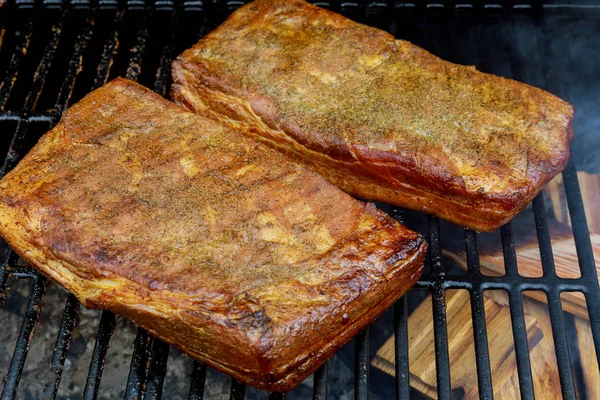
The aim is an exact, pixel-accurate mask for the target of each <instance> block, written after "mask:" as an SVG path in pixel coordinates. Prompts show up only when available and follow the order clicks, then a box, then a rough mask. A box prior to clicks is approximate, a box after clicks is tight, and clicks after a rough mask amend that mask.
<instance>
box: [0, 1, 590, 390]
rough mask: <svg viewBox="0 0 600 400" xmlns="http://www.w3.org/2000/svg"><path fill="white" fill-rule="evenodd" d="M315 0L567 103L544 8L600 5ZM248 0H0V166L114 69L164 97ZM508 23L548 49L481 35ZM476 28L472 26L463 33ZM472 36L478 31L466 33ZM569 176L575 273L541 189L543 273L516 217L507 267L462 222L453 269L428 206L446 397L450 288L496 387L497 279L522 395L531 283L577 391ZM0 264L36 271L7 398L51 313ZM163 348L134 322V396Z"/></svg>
mask: <svg viewBox="0 0 600 400" xmlns="http://www.w3.org/2000/svg"><path fill="white" fill-rule="evenodd" d="M316 3H317V4H318V5H321V6H324V7H327V8H330V9H332V10H334V11H337V12H341V13H343V14H345V15H347V16H349V17H351V18H353V19H356V20H358V21H360V22H366V23H368V24H370V25H374V26H377V27H380V28H382V29H386V30H388V31H390V32H391V33H393V34H395V35H397V36H398V37H401V38H406V39H408V40H411V41H412V42H413V43H415V44H418V45H421V46H423V47H425V48H426V49H428V50H430V51H433V52H434V53H435V54H437V55H439V56H441V57H443V58H445V59H449V60H452V61H456V62H461V63H465V64H466V63H472V64H473V63H474V64H477V66H478V67H479V68H480V69H482V70H484V71H487V72H492V73H498V74H501V75H504V76H508V77H513V78H515V79H517V80H521V81H525V82H528V83H531V84H534V85H536V86H539V87H542V88H545V89H547V90H549V91H551V92H553V93H556V94H558V95H559V96H561V97H563V98H565V99H567V100H571V101H572V99H571V98H570V95H569V91H568V88H567V87H566V86H565V85H563V84H562V83H561V82H562V81H561V80H560V79H557V77H556V71H553V70H552V66H551V65H546V64H544V60H545V58H544V57H546V58H547V57H548V56H547V55H546V53H547V49H548V46H549V41H550V40H551V39H552V38H551V37H550V38H549V37H548V32H547V30H545V18H546V17H547V15H563V14H564V15H571V16H577V15H578V14H577V13H581V12H582V10H583V12H584V13H585V15H586V16H587V17H588V18H589V17H590V15H592V16H594V15H595V17H594V18H596V19H595V21H600V5H598V6H595V5H594V4H584V5H581V4H579V5H573V4H571V5H568V6H565V5H563V6H561V5H556V4H546V5H544V4H542V3H540V2H535V1H534V2H521V1H512V0H511V1H502V2H497V3H482V2H465V3H461V2H458V3H457V2H444V3H410V2H401V1H397V2H394V1H388V2H368V3H364V2H340V1H330V2H316ZM241 4H243V2H241V1H227V2H224V1H223V2H219V1H216V0H215V1H212V2H211V1H194V0H190V1H182V2H177V1H172V0H156V1H154V2H149V1H144V0H131V1H127V2H125V1H122V2H118V1H113V0H101V1H99V2H96V1H91V2H90V1H88V0H72V1H71V2H63V1H62V0H44V1H33V0H16V1H13V2H0V6H1V7H0V30H1V32H2V43H1V47H0V71H3V73H4V77H3V80H2V81H1V84H0V129H1V133H0V135H1V136H0V152H1V154H2V155H3V157H4V161H3V164H2V166H1V169H0V175H4V174H5V173H6V172H7V171H9V170H10V169H11V168H13V167H14V166H15V165H16V163H17V162H18V160H19V159H20V158H21V157H22V156H23V155H24V154H26V152H27V151H28V150H29V149H30V148H31V146H32V145H33V144H34V143H35V141H36V140H37V139H38V138H39V137H40V136H41V135H42V134H43V133H44V132H46V131H47V130H48V129H50V128H51V127H52V126H53V125H54V124H56V123H57V122H58V120H59V118H60V116H61V113H62V112H63V110H64V109H65V108H66V107H67V106H68V105H70V104H72V103H74V102H76V101H77V100H79V99H80V98H81V97H83V96H84V95H85V94H86V93H88V92H89V91H90V90H92V89H94V88H97V87H99V86H102V85H103V84H104V83H106V82H107V81H108V80H110V79H112V78H114V77H116V76H126V77H128V78H130V79H134V80H138V81H139V82H141V83H142V84H144V85H146V86H148V87H151V88H153V89H154V90H155V91H156V92H158V93H160V94H161V95H163V96H165V95H167V94H168V89H169V85H170V62H171V60H172V59H173V57H175V56H176V55H177V54H179V53H180V52H181V51H182V50H183V49H185V48H187V47H189V46H191V45H192V44H193V43H195V42H196V41H197V40H198V38H199V37H201V36H202V35H204V34H205V33H206V32H208V31H210V30H211V29H213V28H214V27H216V26H217V25H218V24H219V23H220V22H221V21H222V20H223V19H224V18H225V17H226V15H227V14H228V13H229V12H231V10H233V9H235V8H237V7H239V6H240V5H241ZM594 13H595V14H594ZM581 15H583V14H581ZM507 21H508V24H509V26H510V24H511V23H513V22H512V21H516V22H514V23H519V24H524V25H525V26H527V29H529V31H530V33H531V35H532V36H531V38H533V39H535V40H536V41H537V43H538V44H539V45H538V46H534V47H535V48H534V50H535V51H536V52H539V54H532V55H530V57H527V58H524V57H523V56H522V52H521V53H519V52H517V51H515V50H514V49H513V48H511V43H510V41H508V42H503V43H498V42H497V41H495V39H494V37H492V38H490V37H487V36H486V32H488V31H489V29H483V28H482V26H488V27H489V26H494V24H498V23H504V24H506V23H507ZM596 23H597V22H596ZM597 27H600V25H597ZM471 30H472V31H473V32H475V33H474V34H470V33H468V32H470V31H471ZM599 31H600V29H599ZM496 33H497V32H496ZM597 33H598V31H597ZM464 38H469V39H470V40H471V41H470V42H464V41H463V39H464ZM528 40H529V39H528ZM473 49H475V50H473ZM499 57H500V58H499ZM563 179H564V188H565V192H566V198H567V201H568V208H569V213H570V218H571V221H572V227H573V236H574V239H575V245H576V251H577V257H578V261H579V267H580V269H581V277H580V278H576V279H565V278H561V277H559V276H557V274H556V272H555V266H554V260H553V254H552V245H551V241H550V232H549V228H548V222H547V216H546V207H545V200H544V197H543V196H542V195H540V196H538V197H536V198H535V200H534V201H533V212H534V215H535V227H536V232H537V238H538V243H539V250H540V256H541V263H542V268H543V276H542V277H539V278H529V277H523V276H520V275H519V272H518V269H517V258H516V253H515V245H514V241H513V231H512V227H511V224H510V223H509V224H507V225H505V226H504V227H502V228H501V241H502V249H503V253H504V262H505V269H506V275H505V276H503V277H490V276H485V275H483V274H482V273H481V271H480V266H479V251H478V243H477V234H476V233H475V232H472V231H467V230H465V231H464V239H463V241H464V246H465V248H466V257H467V265H468V272H467V273H466V274H453V273H449V271H446V270H445V268H444V265H443V262H442V247H441V233H440V221H439V220H438V219H437V218H435V217H431V216H422V217H421V218H422V219H423V220H426V226H427V228H426V231H427V238H428V242H429V244H430V254H429V257H428V272H426V274H425V275H424V276H423V277H422V278H421V280H420V281H419V283H418V284H417V288H422V289H426V290H428V291H430V293H431V295H432V298H433V303H432V304H433V309H432V313H433V321H434V344H435V350H436V351H435V363H436V371H437V391H438V396H439V398H440V399H450V398H452V391H451V379H450V364H449V349H448V340H447V321H446V304H445V291H446V290H447V289H466V290H468V291H469V293H470V302H471V314H472V322H473V331H474V346H475V352H476V359H477V365H476V370H477V377H478V386H479V388H478V389H479V394H480V396H481V397H482V398H486V399H491V398H493V390H492V379H493V376H492V373H491V370H490V354H489V350H488V349H489V346H488V341H487V335H486V321H485V314H484V304H483V292H484V291H485V290H491V289H500V290H504V291H506V292H507V293H508V297H509V301H510V315H511V319H512V331H513V339H514V343H515V355H516V362H517V367H518V377H519V388H520V392H521V397H522V398H526V399H530V398H534V386H533V379H532V371H531V366H530V358H529V353H528V343H527V334H526V332H525V328H524V326H525V320H524V312H523V304H522V297H521V294H522V292H523V291H524V290H541V291H544V292H545V293H546V296H547V299H548V308H549V313H550V319H551V323H552V335H553V338H554V342H555V350H556V356H557V365H558V370H559V376H560V386H561V389H562V395H563V397H564V398H569V399H572V398H575V397H576V382H575V379H574V374H573V368H572V362H571V355H570V353H569V343H568V342H567V334H566V328H565V320H564V314H563V310H562V307H561V300H560V295H561V292H565V291H574V292H582V293H583V294H584V295H585V298H586V301H587V304H590V305H598V304H600V289H599V287H598V281H597V276H596V269H595V265H594V256H593V253H592V247H591V242H590V236H589V232H588V226H587V222H586V216H585V212H584V208H583V204H582V196H581V193H580V188H579V183H578V179H577V173H576V170H575V165H574V161H573V157H571V161H570V162H569V164H568V166H567V168H566V170H565V172H564V173H563ZM383 208H385V209H386V210H388V211H390V213H391V214H392V216H393V217H394V218H396V219H398V220H400V221H403V220H404V219H405V212H404V211H403V210H396V209H393V208H391V207H386V206H383ZM409 227H410V225H409ZM1 262H2V264H1V265H2V266H1V268H0V296H4V297H5V296H6V294H7V293H6V285H7V280H8V278H9V276H10V277H11V278H12V279H30V280H33V282H34V286H33V289H32V292H31V295H30V297H29V303H28V306H27V311H26V314H25V318H24V319H23V324H22V327H21V331H20V333H19V336H18V339H17V342H16V344H15V350H14V354H13V356H12V360H11V362H10V366H8V367H7V368H6V367H5V366H3V368H5V369H7V370H8V373H7V375H6V378H5V382H4V388H3V390H2V394H1V399H2V400H5V399H13V398H15V396H16V393H17V389H18V384H19V380H20V376H21V373H22V371H23V367H24V365H25V362H26V358H27V353H28V350H29V343H30V342H31V340H32V338H33V335H34V328H35V326H36V323H37V321H38V319H39V317H40V313H41V312H42V311H41V306H42V303H43V299H44V293H45V289H46V286H47V285H48V281H47V279H46V278H44V277H43V276H41V275H39V274H38V273H36V272H35V271H33V270H32V269H30V268H29V267H27V266H24V265H22V263H20V262H19V260H18V256H16V254H15V253H14V252H12V251H11V250H10V249H6V252H5V255H4V256H3V259H2V260H1ZM79 310H80V305H79V303H78V301H77V300H76V299H75V297H74V296H72V295H69V296H68V298H67V301H66V304H65V306H64V312H63V316H62V321H61V324H60V329H59V332H58V337H57V339H56V347H55V351H54V354H53V356H52V359H51V360H50V367H51V368H50V369H51V371H52V373H53V374H54V377H53V378H54V379H53V380H52V381H51V382H49V383H48V384H47V386H46V387H45V391H44V398H47V399H53V398H55V397H56V395H57V391H58V387H59V384H60V381H61V374H62V371H63V368H64V363H65V359H66V356H67V353H68V351H69V343H70V341H71V339H72V335H73V332H74V330H75V329H77V328H76V326H77V320H78V314H79ZM588 312H589V318H590V324H591V329H592V333H593V340H594V345H595V349H596V357H597V358H598V361H599V364H600V307H597V306H596V307H593V306H592V307H588ZM393 313H394V318H393V332H394V334H395V350H396V353H395V361H396V363H395V368H396V377H397V378H396V379H395V385H396V388H395V392H396V398H402V399H406V398H409V396H410V394H411V392H410V384H409V373H408V366H409V360H408V330H407V320H408V305H407V299H406V296H405V297H403V298H402V299H400V300H399V301H398V302H397V303H396V305H395V306H394V308H393ZM115 321H116V320H115V315H114V314H113V313H111V312H109V311H105V312H103V313H102V316H101V319H100V323H99V328H98V333H97V336H96V343H95V347H94V351H93V355H92V359H91V363H90V366H89V375H88V378H87V382H86V385H85V389H84V393H83V398H84V399H94V398H96V396H97V395H98V389H99V385H100V381H101V377H102V371H103V366H104V363H105V361H106V357H107V349H108V346H109V342H110V340H111V337H112V335H113V331H114V329H115V324H116V322H115ZM0 329H2V328H0ZM354 343H355V357H354V359H355V367H354V398H355V399H367V398H368V397H369V328H367V329H366V330H364V331H363V332H362V333H360V334H359V335H358V336H357V337H356V338H355V341H354ZM168 354H169V346H168V345H166V344H165V343H164V342H162V341H160V340H158V339H154V338H152V337H151V336H150V335H149V334H148V333H147V332H146V331H145V330H143V329H141V328H139V329H138V331H137V336H136V338H135V342H134V350H133V356H132V359H131V364H130V370H129V375H128V379H127V385H126V388H125V398H127V399H141V398H144V399H157V398H160V397H161V394H162V388H163V382H164V378H165V373H166V370H167V358H168ZM206 373H207V368H206V366H205V365H203V364H201V363H199V362H194V364H193V368H192V371H191V381H190V392H189V399H202V398H203V392H204V382H205V378H206ZM328 375H329V372H328V367H327V363H326V364H325V365H324V366H322V367H321V368H320V369H319V370H318V371H317V372H316V373H315V375H314V383H313V398H314V399H326V398H327V396H328V395H327V393H328ZM245 391H246V389H245V387H244V385H242V384H240V383H239V382H237V381H235V380H234V381H232V384H231V391H230V398H231V399H243V398H244V396H245ZM269 398H270V399H282V398H285V396H284V395H282V394H277V393H272V394H270V395H269Z"/></svg>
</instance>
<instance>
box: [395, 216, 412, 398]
mask: <svg viewBox="0 0 600 400" xmlns="http://www.w3.org/2000/svg"><path fill="white" fill-rule="evenodd" d="M391 216H392V218H394V219H395V220H396V221H398V222H400V223H401V224H403V223H404V220H405V214H404V210H402V209H399V208H394V209H392V212H391ZM394 350H395V351H394V361H395V373H396V375H395V382H396V400H400V399H409V398H410V369H409V362H408V302H407V298H406V296H402V297H401V298H400V300H398V301H397V302H396V303H395V304H394Z"/></svg>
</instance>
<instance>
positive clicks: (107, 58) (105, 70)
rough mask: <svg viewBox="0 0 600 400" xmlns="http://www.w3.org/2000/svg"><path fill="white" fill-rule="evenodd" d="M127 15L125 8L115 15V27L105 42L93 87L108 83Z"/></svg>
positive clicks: (96, 87)
mask: <svg viewBox="0 0 600 400" xmlns="http://www.w3.org/2000/svg"><path fill="white" fill-rule="evenodd" d="M124 16H125V10H120V11H117V13H116V15H115V25H114V29H113V30H112V31H111V33H110V34H109V36H108V39H107V41H106V42H105V43H104V48H103V49H102V55H101V56H100V63H99V64H98V70H97V71H98V72H97V73H96V78H95V79H94V85H93V89H98V88H99V87H101V86H104V85H105V84H106V81H107V80H108V75H109V73H110V67H111V65H112V62H113V59H114V57H115V53H116V51H117V49H118V47H119V32H120V31H121V28H122V26H123V19H124Z"/></svg>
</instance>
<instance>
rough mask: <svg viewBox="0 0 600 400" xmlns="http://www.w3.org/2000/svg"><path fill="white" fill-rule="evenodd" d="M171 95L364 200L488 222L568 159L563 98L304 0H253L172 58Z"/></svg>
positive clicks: (512, 209)
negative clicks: (442, 55) (299, 159)
mask: <svg viewBox="0 0 600 400" xmlns="http://www.w3.org/2000/svg"><path fill="white" fill-rule="evenodd" d="M173 78H174V82H175V85H174V86H173V91H172V97H173V99H174V100H175V101H177V102H179V103H180V104H182V105H184V106H186V107H187V108H189V109H190V110H192V111H195V112H197V113H201V114H205V115H210V116H211V117H212V118H217V119H219V120H221V121H224V122H226V123H229V124H230V125H232V126H237V127H240V126H245V127H246V128H247V129H246V130H245V131H246V132H247V133H249V134H251V135H253V136H254V137H256V138H258V139H259V140H261V141H263V142H265V143H268V144H269V145H271V146H272V147H275V148H279V149H280V150H283V151H286V152H292V153H295V154H297V155H299V156H301V157H303V158H304V159H305V160H306V161H307V162H309V163H311V164H312V165H313V166H314V167H315V168H316V169H317V170H318V171H319V172H320V173H321V174H322V175H323V176H324V177H326V178H327V179H328V180H329V181H330V182H332V183H334V184H336V185H338V186H339V187H340V188H342V189H344V190H345V191H347V192H349V193H351V194H354V195H358V196H360V197H362V198H367V199H373V200H379V201H384V202H388V203H393V204H397V205H401V206H405V207H409V208H413V209H417V210H422V211H425V212H430V213H433V214H436V215H438V216H440V217H442V218H445V219H448V220H450V221H453V222H455V223H458V224H461V225H463V226H466V227H469V228H473V229H477V230H481V231H489V230H493V229H495V228H497V227H498V226H500V225H501V224H503V223H505V222H507V221H508V220H509V219H510V218H512V216H514V215H515V214H516V213H517V212H518V211H520V210H521V209H522V208H523V207H524V206H525V205H526V204H527V203H528V202H529V201H530V200H531V199H532V198H533V197H534V196H535V195H536V194H537V193H538V192H539V191H540V190H541V188H542V187H543V186H544V185H545V183H546V182H547V181H549V180H550V179H551V178H552V177H553V176H555V175H556V174H557V173H559V172H560V171H561V170H562V169H563V168H564V166H565V165H566V162H567V159H568V156H569V142H570V139H571V137H572V130H571V120H572V117H573V108H572V106H571V105H569V104H568V103H566V102H564V101H562V100H561V99H559V98H557V97H555V96H553V95H551V94H549V93H547V92H544V91H543V90H540V89H537V88H534V87H531V86H528V85H525V84H522V83H518V82H515V81H512V80H509V79H505V78H501V77H498V76H493V75H489V74H485V73H481V72H479V71H477V70H475V68H473V67H468V66H461V65H456V64H452V63H449V62H446V61H443V60H441V59H439V58H437V57H435V56H433V55H431V54H429V53H428V52H426V51H425V50H423V49H421V48H419V47H417V46H414V45H412V44H410V43H408V42H406V41H402V40H396V39H395V38H394V37H393V36H391V35H389V34H388V33H386V32H383V31H381V30H378V29H375V28H371V27H368V26H365V25H361V24H359V23H356V22H353V21H351V20H349V19H346V18H344V17H342V16H340V15H338V14H335V13H332V12H330V11H327V10H324V9H321V8H318V7H315V6H313V5H311V4H309V3H306V2H304V1H302V0H292V1H287V0H276V1H267V0H257V1H255V2H253V3H250V4H248V5H246V6H244V7H242V8H241V9H239V10H238V11H236V12H235V13H233V15H231V16H230V17H229V19H227V21H226V22H225V23H224V24H222V25H221V26H220V27H219V28H217V29H216V30H215V31H213V32H212V33H210V34H208V35H207V36H205V37H204V38H202V39H201V40H200V41H199V42H198V43H197V44H196V45H195V46H194V47H192V48H191V49H189V50H187V51H185V52H184V53H183V54H182V55H181V56H180V57H179V58H178V59H177V60H176V61H175V62H174V63H173Z"/></svg>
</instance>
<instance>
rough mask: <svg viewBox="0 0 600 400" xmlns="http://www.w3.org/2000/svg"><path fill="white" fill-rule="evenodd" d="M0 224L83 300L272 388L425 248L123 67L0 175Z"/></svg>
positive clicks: (320, 350)
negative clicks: (124, 73)
mask: <svg viewBox="0 0 600 400" xmlns="http://www.w3.org/2000/svg"><path fill="white" fill-rule="evenodd" d="M0 234H1V235H2V237H4V238H5V239H6V240H7V242H8V243H9V244H10V245H11V246H12V248H13V249H15V250H16V251H17V252H18V253H19V255H21V256H22V257H23V258H24V259H25V260H27V261H28V262H30V263H31V264H32V265H33V266H35V267H36V268H37V269H39V270H40V271H41V272H42V273H44V274H45V275H47V276H49V277H51V278H52V279H54V280H56V281H57V282H59V283H60V284H62V285H63V286H64V287H66V288H67V289H68V290H69V291H71V292H73V293H74V294H75V295H76V296H77V298H78V299H79V300H80V301H81V302H82V303H83V304H84V305H85V306H86V307H94V308H102V309H109V310H112V311H114V312H116V313H118V314H121V315H124V316H126V317H128V318H130V319H132V320H133V321H134V322H135V323H137V324H139V325H140V326H142V327H144V328H146V329H147V330H149V331H150V332H151V333H152V334H154V335H156V336H157V337H159V338H161V339H163V340H165V341H167V342H168V343H171V344H173V345H174V346H176V347H177V348H179V349H181V350H182V351H184V352H186V353H188V354H190V355H192V356H194V357H196V358H198V359H199V360H201V361H203V362H206V363H207V364H208V365H210V366H212V367H214V368H217V369H219V370H221V371H223V372H226V373H229V374H231V375H233V376H234V377H235V378H236V379H239V380H241V381H242V382H245V383H247V384H250V385H253V386H256V387H259V388H264V389H268V390H272V391H285V390H288V389H290V388H291V387H293V386H294V385H296V384H298V383H299V382H300V381H301V380H302V379H304V378H305V377H306V376H307V375H308V374H310V373H311V372H312V371H313V370H315V369H316V368H317V367H318V366H319V364H320V363H321V362H323V361H324V360H325V359H326V358H328V357H330V356H331V355H332V354H333V352H334V351H335V350H336V349H337V348H338V347H340V346H341V345H343V344H344V343H345V342H346V341H347V340H349V339H350V338H351V337H352V336H353V335H355V334H356V333H358V331H359V330H360V329H362V328H363V327H364V326H366V325H367V324H368V323H370V322H371V321H372V320H373V319H375V318H376V317H377V316H378V315H379V314H380V313H381V312H383V310H385V309H386V308H387V307H389V306H390V305H392V304H393V303H394V301H395V300H397V299H398V298H399V297H400V296H401V295H402V294H403V293H404V292H406V291H407V290H408V289H409V288H410V287H411V286H412V285H413V284H414V282H415V281H416V280H417V279H418V277H419V276H420V274H421V269H422V266H423V259H424V255H425V249H426V244H425V242H424V240H423V238H422V236H420V235H419V234H417V233H414V232H411V231H409V230H407V229H406V228H404V227H403V226H402V225H400V224H399V223H398V222H396V221H395V220H393V219H392V218H390V217H389V216H388V215H387V214H385V213H383V212H382V211H379V210H377V209H376V208H375V207H374V206H373V205H365V203H362V202H359V201H356V200H354V199H352V198H351V197H350V196H348V195H347V194H346V193H344V192H342V191H340V190H339V189H337V188H336V187H335V186H333V185H331V184H329V183H328V182H327V181H325V180H324V179H323V178H322V177H320V176H319V175H318V174H316V173H315V172H313V171H312V170H311V169H310V168H309V167H307V166H305V165H303V164H301V163H298V162H295V161H293V160H291V159H288V158H287V157H285V156H284V155H282V154H280V153H279V152H277V151H275V150H272V149H270V148H268V147H267V146H265V145H263V144H261V143H258V142H256V141H254V140H252V139H250V138H248V137H246V136H244V135H242V134H241V133H239V132H237V131H234V130H231V129H230V128H227V127H225V126H223V125H221V124H219V123H217V122H215V121H211V120H209V119H206V118H204V117H201V116H197V115H195V114H193V113H190V112H188V111H186V110H184V109H182V108H180V107H178V106H176V105H175V104H173V103H170V102H168V101H167V100H165V99H163V98H161V97H160V96H158V95H157V94H155V93H153V92H151V91H150V90H148V89H146V88H143V87H142V86H140V85H138V84H136V83H134V82H131V81H127V80H124V79H117V80H115V81H113V82H111V83H109V84H108V85H106V86H105V87H103V88H100V89H98V90H96V91H94V92H92V93H91V94H89V95H88V96H86V97H85V98H84V99H83V100H81V101H80V102H79V103H77V104H76V105H74V106H73V107H72V108H71V109H70V110H69V111H68V112H67V113H66V115H65V116H64V118H63V119H62V121H61V122H60V123H59V124H58V125H57V126H56V127H55V128H54V129H52V130H51V131H50V132H48V133H47V134H46V135H44V136H43V137H42V138H41V140H40V141H39V143H38V144H37V145H36V146H35V147H34V148H33V150H32V151H31V152H30V153H29V154H28V155H27V156H26V157H25V158H24V159H23V160H22V161H21V162H20V163H19V164H18V165H17V167H16V168H15V169H14V170H13V171H11V172H10V173H8V174H7V175H6V176H5V177H4V178H3V179H2V180H1V181H0Z"/></svg>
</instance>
